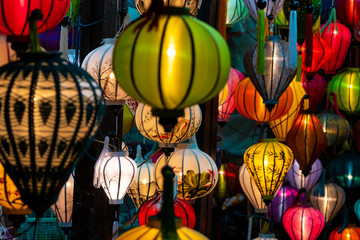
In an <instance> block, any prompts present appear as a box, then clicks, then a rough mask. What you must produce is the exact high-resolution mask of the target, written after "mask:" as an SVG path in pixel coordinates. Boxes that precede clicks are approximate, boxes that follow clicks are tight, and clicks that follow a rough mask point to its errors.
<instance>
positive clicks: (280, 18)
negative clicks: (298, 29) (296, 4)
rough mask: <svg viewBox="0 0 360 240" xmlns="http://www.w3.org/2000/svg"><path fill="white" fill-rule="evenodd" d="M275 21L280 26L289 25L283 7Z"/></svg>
mask: <svg viewBox="0 0 360 240" xmlns="http://www.w3.org/2000/svg"><path fill="white" fill-rule="evenodd" d="M275 23H276V25H278V26H280V27H283V26H286V27H287V26H289V21H288V20H287V19H286V17H285V14H284V10H283V9H281V11H280V13H279V14H278V15H277V17H276V19H275Z"/></svg>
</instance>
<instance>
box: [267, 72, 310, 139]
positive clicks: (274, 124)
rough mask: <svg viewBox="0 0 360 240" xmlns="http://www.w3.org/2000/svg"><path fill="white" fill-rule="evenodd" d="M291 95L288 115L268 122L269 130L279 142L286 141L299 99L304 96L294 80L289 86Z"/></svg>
mask: <svg viewBox="0 0 360 240" xmlns="http://www.w3.org/2000/svg"><path fill="white" fill-rule="evenodd" d="M289 87H290V88H291V90H292V93H293V101H292V104H291V107H290V110H289V111H288V113H286V114H285V115H284V116H282V117H281V118H279V119H275V120H273V121H271V122H270V127H271V130H272V131H273V133H274V135H275V137H276V138H277V139H278V140H279V141H281V142H285V141H286V135H287V133H288V132H289V131H290V129H291V126H292V125H293V123H294V121H295V119H296V117H297V115H298V112H299V110H300V109H299V105H300V102H301V99H302V98H303V97H304V95H305V94H306V92H305V90H304V88H303V87H302V85H301V83H300V82H298V81H297V80H296V78H294V80H293V81H292V82H291V83H290V86H289Z"/></svg>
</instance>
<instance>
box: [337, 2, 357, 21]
mask: <svg viewBox="0 0 360 240" xmlns="http://www.w3.org/2000/svg"><path fill="white" fill-rule="evenodd" d="M335 8H336V16H337V17H338V18H339V19H340V21H341V23H343V24H345V25H346V26H348V27H350V28H353V27H354V26H355V25H356V23H358V22H359V21H360V0H335Z"/></svg>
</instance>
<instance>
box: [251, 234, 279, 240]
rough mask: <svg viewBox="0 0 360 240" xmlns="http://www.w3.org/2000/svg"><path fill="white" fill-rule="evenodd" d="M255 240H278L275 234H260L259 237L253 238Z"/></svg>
mask: <svg viewBox="0 0 360 240" xmlns="http://www.w3.org/2000/svg"><path fill="white" fill-rule="evenodd" d="M253 240H277V238H275V234H273V233H260V234H259V237H257V238H253Z"/></svg>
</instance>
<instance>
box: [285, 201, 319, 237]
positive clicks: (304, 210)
mask: <svg viewBox="0 0 360 240" xmlns="http://www.w3.org/2000/svg"><path fill="white" fill-rule="evenodd" d="M283 224H284V228H285V230H286V232H287V234H288V235H289V236H290V238H291V240H315V239H317V237H318V236H319V235H320V233H321V231H322V229H323V228H324V225H325V222H324V217H323V216H322V214H321V212H320V211H319V210H317V209H316V208H313V207H311V204H310V203H298V204H296V206H295V207H292V208H290V209H289V210H287V211H286V212H285V214H284V217H283Z"/></svg>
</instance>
